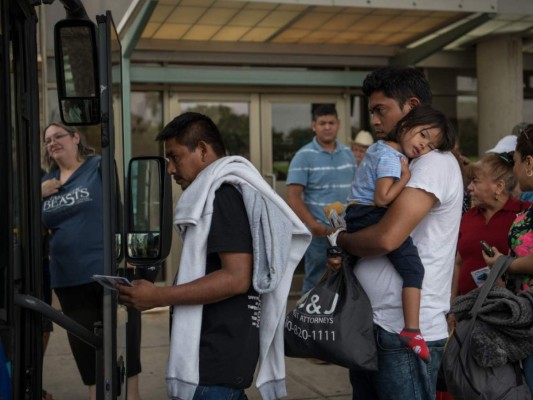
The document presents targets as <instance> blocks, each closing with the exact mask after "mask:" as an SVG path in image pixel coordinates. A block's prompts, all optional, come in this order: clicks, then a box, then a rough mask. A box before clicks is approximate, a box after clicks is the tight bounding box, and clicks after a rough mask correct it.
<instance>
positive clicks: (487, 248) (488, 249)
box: [479, 240, 494, 257]
mask: <svg viewBox="0 0 533 400" xmlns="http://www.w3.org/2000/svg"><path fill="white" fill-rule="evenodd" d="M479 244H480V245H481V248H482V249H483V251H484V252H485V254H486V255H488V256H489V257H494V250H492V247H490V244H488V243H487V242H485V241H484V240H481V241H480V242H479Z"/></svg>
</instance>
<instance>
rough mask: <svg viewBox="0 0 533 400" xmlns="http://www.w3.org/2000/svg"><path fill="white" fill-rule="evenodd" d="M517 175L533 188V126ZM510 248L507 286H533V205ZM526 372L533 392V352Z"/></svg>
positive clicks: (522, 144)
mask: <svg viewBox="0 0 533 400" xmlns="http://www.w3.org/2000/svg"><path fill="white" fill-rule="evenodd" d="M513 159H514V167H513V172H514V175H515V177H516V179H517V181H518V183H519V185H520V190H522V192H526V191H530V190H533V125H528V126H527V128H526V129H525V130H523V131H522V132H520V135H519V136H518V140H517V143H516V150H515V152H514V155H513ZM509 248H510V254H511V255H512V256H514V257H516V258H515V259H514V261H513V262H512V263H511V265H510V266H509V269H508V270H507V283H506V285H507V287H508V288H509V289H511V290H513V291H514V292H515V293H520V292H522V291H524V290H532V288H533V206H531V207H529V208H528V209H527V210H525V211H523V212H521V213H519V214H518V215H517V216H516V219H515V220H514V222H513V224H512V225H511V229H510V230H509ZM493 250H494V251H495V254H494V257H487V256H486V255H483V258H484V259H485V261H486V262H487V265H492V264H494V262H495V261H496V259H497V258H498V257H499V256H500V255H501V253H500V252H498V250H497V249H496V248H494V247H493ZM522 365H523V368H524V375H525V378H526V381H527V384H528V386H529V389H530V390H531V391H532V392H533V354H530V355H529V356H528V357H527V358H526V359H524V360H522Z"/></svg>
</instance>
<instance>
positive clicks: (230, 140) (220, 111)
mask: <svg viewBox="0 0 533 400" xmlns="http://www.w3.org/2000/svg"><path fill="white" fill-rule="evenodd" d="M180 106H181V112H186V111H193V112H198V113H201V114H204V115H207V116H208V117H209V118H211V119H212V120H213V122H214V123H215V124H216V125H217V127H218V129H219V131H220V134H221V135H222V139H223V140H224V144H225V145H226V149H227V151H228V153H229V155H239V156H243V157H244V158H247V159H250V105H249V103H248V102H237V101H232V102H230V101H224V102H189V101H181V102H180Z"/></svg>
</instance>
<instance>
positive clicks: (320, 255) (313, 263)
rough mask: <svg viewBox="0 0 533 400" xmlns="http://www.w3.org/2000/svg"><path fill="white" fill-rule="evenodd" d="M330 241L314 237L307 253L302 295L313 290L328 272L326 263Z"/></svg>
mask: <svg viewBox="0 0 533 400" xmlns="http://www.w3.org/2000/svg"><path fill="white" fill-rule="evenodd" d="M328 247H329V244H328V240H327V239H326V238H320V237H314V238H313V240H311V244H309V247H308V248H307V251H306V252H305V257H304V261H305V277H304V284H303V289H302V294H305V293H307V292H308V291H309V290H311V289H313V288H314V287H315V286H316V284H317V283H318V281H319V280H320V278H322V275H324V272H326V263H327V261H328V257H327V251H328Z"/></svg>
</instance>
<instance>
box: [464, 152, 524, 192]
mask: <svg viewBox="0 0 533 400" xmlns="http://www.w3.org/2000/svg"><path fill="white" fill-rule="evenodd" d="M513 164H514V163H513V155H512V153H501V154H498V153H491V154H487V155H486V156H484V157H482V158H480V159H479V160H478V161H476V162H475V163H473V164H471V166H470V169H469V171H468V176H469V177H470V178H473V177H474V175H476V174H478V173H479V172H482V173H484V174H485V175H487V176H489V177H490V178H491V179H493V180H494V181H499V180H502V181H503V182H504V184H505V192H506V193H507V194H511V192H512V191H513V189H514V188H515V186H516V178H515V176H514V174H513Z"/></svg>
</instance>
